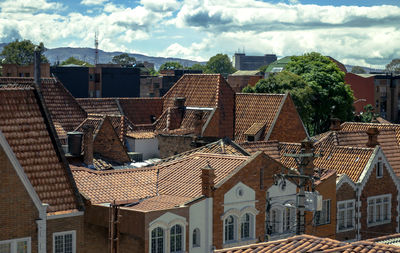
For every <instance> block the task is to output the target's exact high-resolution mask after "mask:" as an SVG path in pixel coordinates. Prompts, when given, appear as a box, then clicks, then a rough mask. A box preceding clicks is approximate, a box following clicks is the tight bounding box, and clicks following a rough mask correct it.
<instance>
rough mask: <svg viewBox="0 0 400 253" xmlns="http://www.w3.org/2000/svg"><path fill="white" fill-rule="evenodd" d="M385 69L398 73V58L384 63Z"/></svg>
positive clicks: (399, 59)
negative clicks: (386, 63)
mask: <svg viewBox="0 0 400 253" xmlns="http://www.w3.org/2000/svg"><path fill="white" fill-rule="evenodd" d="M386 71H388V72H391V73H396V74H400V58H397V59H393V60H392V61H391V62H390V63H389V64H388V65H386Z"/></svg>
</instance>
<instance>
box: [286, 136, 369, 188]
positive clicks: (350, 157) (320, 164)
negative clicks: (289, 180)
mask: <svg viewBox="0 0 400 253" xmlns="http://www.w3.org/2000/svg"><path fill="white" fill-rule="evenodd" d="M279 144H280V156H281V163H282V164H283V165H285V166H286V167H288V168H297V165H296V162H295V160H294V158H292V157H287V156H285V154H287V153H289V154H298V153H300V144H299V143H283V142H281V143H279ZM324 144H326V145H321V143H317V144H316V145H315V146H314V148H315V152H316V153H317V154H320V153H321V152H322V153H323V156H322V157H317V158H315V160H314V165H315V167H316V168H321V169H329V170H336V172H337V173H338V174H346V175H347V176H348V177H349V178H350V179H351V180H353V182H357V181H358V180H359V178H360V176H361V174H362V172H363V171H364V169H365V167H366V165H367V163H368V161H369V159H370V158H371V156H372V154H373V152H374V149H373V148H358V147H346V146H336V145H334V144H333V145H328V144H329V143H324Z"/></svg>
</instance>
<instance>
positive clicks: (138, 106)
mask: <svg viewBox="0 0 400 253" xmlns="http://www.w3.org/2000/svg"><path fill="white" fill-rule="evenodd" d="M118 101H119V104H120V105H121V108H122V110H123V112H124V115H125V116H126V117H128V119H129V120H130V121H131V122H132V123H133V124H135V125H137V124H152V123H153V119H154V120H155V119H157V118H158V117H160V115H161V113H162V112H163V98H119V99H118Z"/></svg>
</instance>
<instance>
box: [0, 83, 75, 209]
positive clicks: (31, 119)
mask: <svg viewBox="0 0 400 253" xmlns="http://www.w3.org/2000/svg"><path fill="white" fill-rule="evenodd" d="M3 81H4V80H3ZM14 86H15V87H14V88H10V87H7V85H5V86H1V85H0V130H1V131H2V132H3V134H4V136H5V138H6V140H7V142H8V143H9V145H10V147H11V149H12V151H13V152H14V154H15V156H16V158H17V159H18V161H19V163H20V164H21V166H22V168H23V170H24V172H25V174H26V175H27V177H28V179H29V181H30V182H31V184H32V186H33V188H34V189H35V191H36V193H37V195H38V196H39V198H40V200H41V202H42V203H47V204H49V207H48V209H47V212H48V213H57V212H61V211H63V212H66V211H68V212H71V211H76V210H77V209H80V202H79V197H78V195H77V190H76V188H75V187H76V186H75V183H74V181H73V179H72V176H71V172H70V170H69V167H68V164H67V163H66V162H63V161H65V160H63V157H62V156H61V153H60V149H59V147H58V146H57V144H56V143H57V141H56V137H55V136H54V135H53V133H55V130H54V127H53V126H51V125H50V122H51V121H50V120H49V118H48V117H47V115H46V114H45V108H44V106H43V104H42V102H41V101H40V100H39V97H40V95H39V94H38V93H37V91H36V90H35V88H33V87H28V86H26V85H22V86H21V87H17V85H16V84H15V85H14ZM51 129H53V130H51ZM52 131H54V132H52Z"/></svg>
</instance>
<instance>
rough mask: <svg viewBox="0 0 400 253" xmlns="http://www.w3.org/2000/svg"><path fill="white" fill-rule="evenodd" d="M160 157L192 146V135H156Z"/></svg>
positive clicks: (186, 149)
mask: <svg viewBox="0 0 400 253" xmlns="http://www.w3.org/2000/svg"><path fill="white" fill-rule="evenodd" d="M157 139H158V147H159V150H160V158H166V157H169V156H173V155H176V154H179V153H182V152H185V151H188V150H190V149H193V148H194V147H193V146H192V145H191V143H192V141H193V137H192V136H177V135H157Z"/></svg>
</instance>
